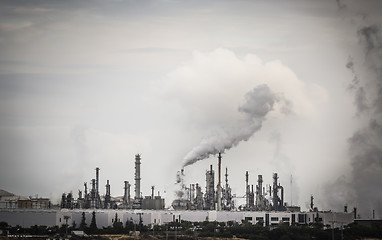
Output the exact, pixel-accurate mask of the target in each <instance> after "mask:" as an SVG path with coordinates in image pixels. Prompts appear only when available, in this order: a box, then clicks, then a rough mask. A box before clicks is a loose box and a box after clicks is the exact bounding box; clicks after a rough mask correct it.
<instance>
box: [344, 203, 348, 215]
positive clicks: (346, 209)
mask: <svg viewBox="0 0 382 240" xmlns="http://www.w3.org/2000/svg"><path fill="white" fill-rule="evenodd" d="M344 212H346V213H347V212H348V206H347V205H345V206H344Z"/></svg>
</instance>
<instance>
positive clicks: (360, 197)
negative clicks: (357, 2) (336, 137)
mask: <svg viewBox="0 0 382 240" xmlns="http://www.w3.org/2000/svg"><path fill="white" fill-rule="evenodd" d="M340 10H342V9H340ZM363 20H365V21H368V19H367V18H366V19H363ZM357 36H358V39H359V42H360V45H361V47H362V49H363V55H364V56H363V57H364V59H359V61H361V60H364V66H366V70H367V71H368V75H367V76H364V77H362V78H361V77H359V76H358V74H357V73H356V71H355V69H354V68H355V64H354V61H353V59H351V58H350V59H349V61H348V63H347V64H346V67H347V68H348V69H350V70H351V72H352V73H353V79H352V81H351V83H350V85H349V89H351V90H354V97H355V101H354V103H355V107H356V115H357V116H358V117H360V118H363V119H365V120H368V124H367V125H365V126H363V127H360V128H358V130H356V131H355V132H354V133H353V136H351V137H350V138H349V139H348V143H349V157H350V163H351V167H352V176H351V177H352V178H351V180H350V182H349V183H350V184H349V188H350V189H349V191H348V192H352V193H353V194H354V198H355V204H356V205H358V208H359V210H360V211H359V212H360V214H361V216H363V217H365V216H368V214H369V213H370V212H371V211H372V210H376V213H377V216H378V215H379V217H381V216H382V200H381V199H382V186H381V184H380V182H381V181H382V34H381V29H380V27H379V26H377V25H375V24H363V27H361V28H359V29H358V31H357ZM366 96H367V98H366ZM331 192H335V191H333V189H331ZM344 200H348V199H342V202H344Z"/></svg>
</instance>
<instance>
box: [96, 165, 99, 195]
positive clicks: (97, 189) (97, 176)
mask: <svg viewBox="0 0 382 240" xmlns="http://www.w3.org/2000/svg"><path fill="white" fill-rule="evenodd" d="M98 186H99V167H97V168H96V193H97V195H98V193H99V188H98Z"/></svg>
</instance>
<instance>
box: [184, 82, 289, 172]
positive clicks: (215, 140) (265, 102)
mask: <svg viewBox="0 0 382 240" xmlns="http://www.w3.org/2000/svg"><path fill="white" fill-rule="evenodd" d="M245 98H246V102H245V103H244V104H243V105H242V106H240V107H239V109H238V110H239V112H241V113H243V114H244V116H245V118H244V119H242V120H241V121H238V122H237V123H236V124H235V125H233V126H232V127H231V128H228V129H221V130H220V131H219V132H217V133H215V134H214V135H211V136H209V137H207V138H204V139H203V140H202V141H201V142H200V144H199V145H198V146H196V147H194V148H193V149H192V150H191V151H190V152H189V153H188V154H187V155H186V156H185V157H184V160H183V167H186V166H188V165H191V164H194V163H195V162H197V161H200V160H203V159H206V158H208V157H210V156H211V155H215V154H217V153H219V152H220V153H224V151H225V150H229V149H231V148H232V147H235V146H237V145H238V144H239V143H240V142H241V141H247V140H248V139H249V138H250V137H251V136H252V135H253V134H254V133H255V132H257V131H259V130H260V129H261V127H262V124H263V121H264V120H265V117H266V116H267V114H268V113H269V112H270V111H272V110H273V107H274V105H275V103H276V102H280V101H282V102H283V103H284V104H283V107H282V109H281V111H282V112H283V113H284V114H287V113H290V112H291V103H290V102H289V101H287V100H285V99H284V97H283V95H281V94H276V93H273V92H272V91H271V90H270V88H269V87H268V86H267V85H266V84H263V85H259V86H257V87H255V88H254V89H253V90H252V91H250V92H248V93H247V94H246V95H245Z"/></svg>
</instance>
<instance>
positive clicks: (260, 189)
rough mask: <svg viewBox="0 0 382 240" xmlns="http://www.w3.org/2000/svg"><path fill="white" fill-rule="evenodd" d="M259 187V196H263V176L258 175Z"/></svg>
mask: <svg viewBox="0 0 382 240" xmlns="http://www.w3.org/2000/svg"><path fill="white" fill-rule="evenodd" d="M257 187H258V188H259V195H260V196H262V195H263V192H262V190H263V175H258V176H257Z"/></svg>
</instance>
